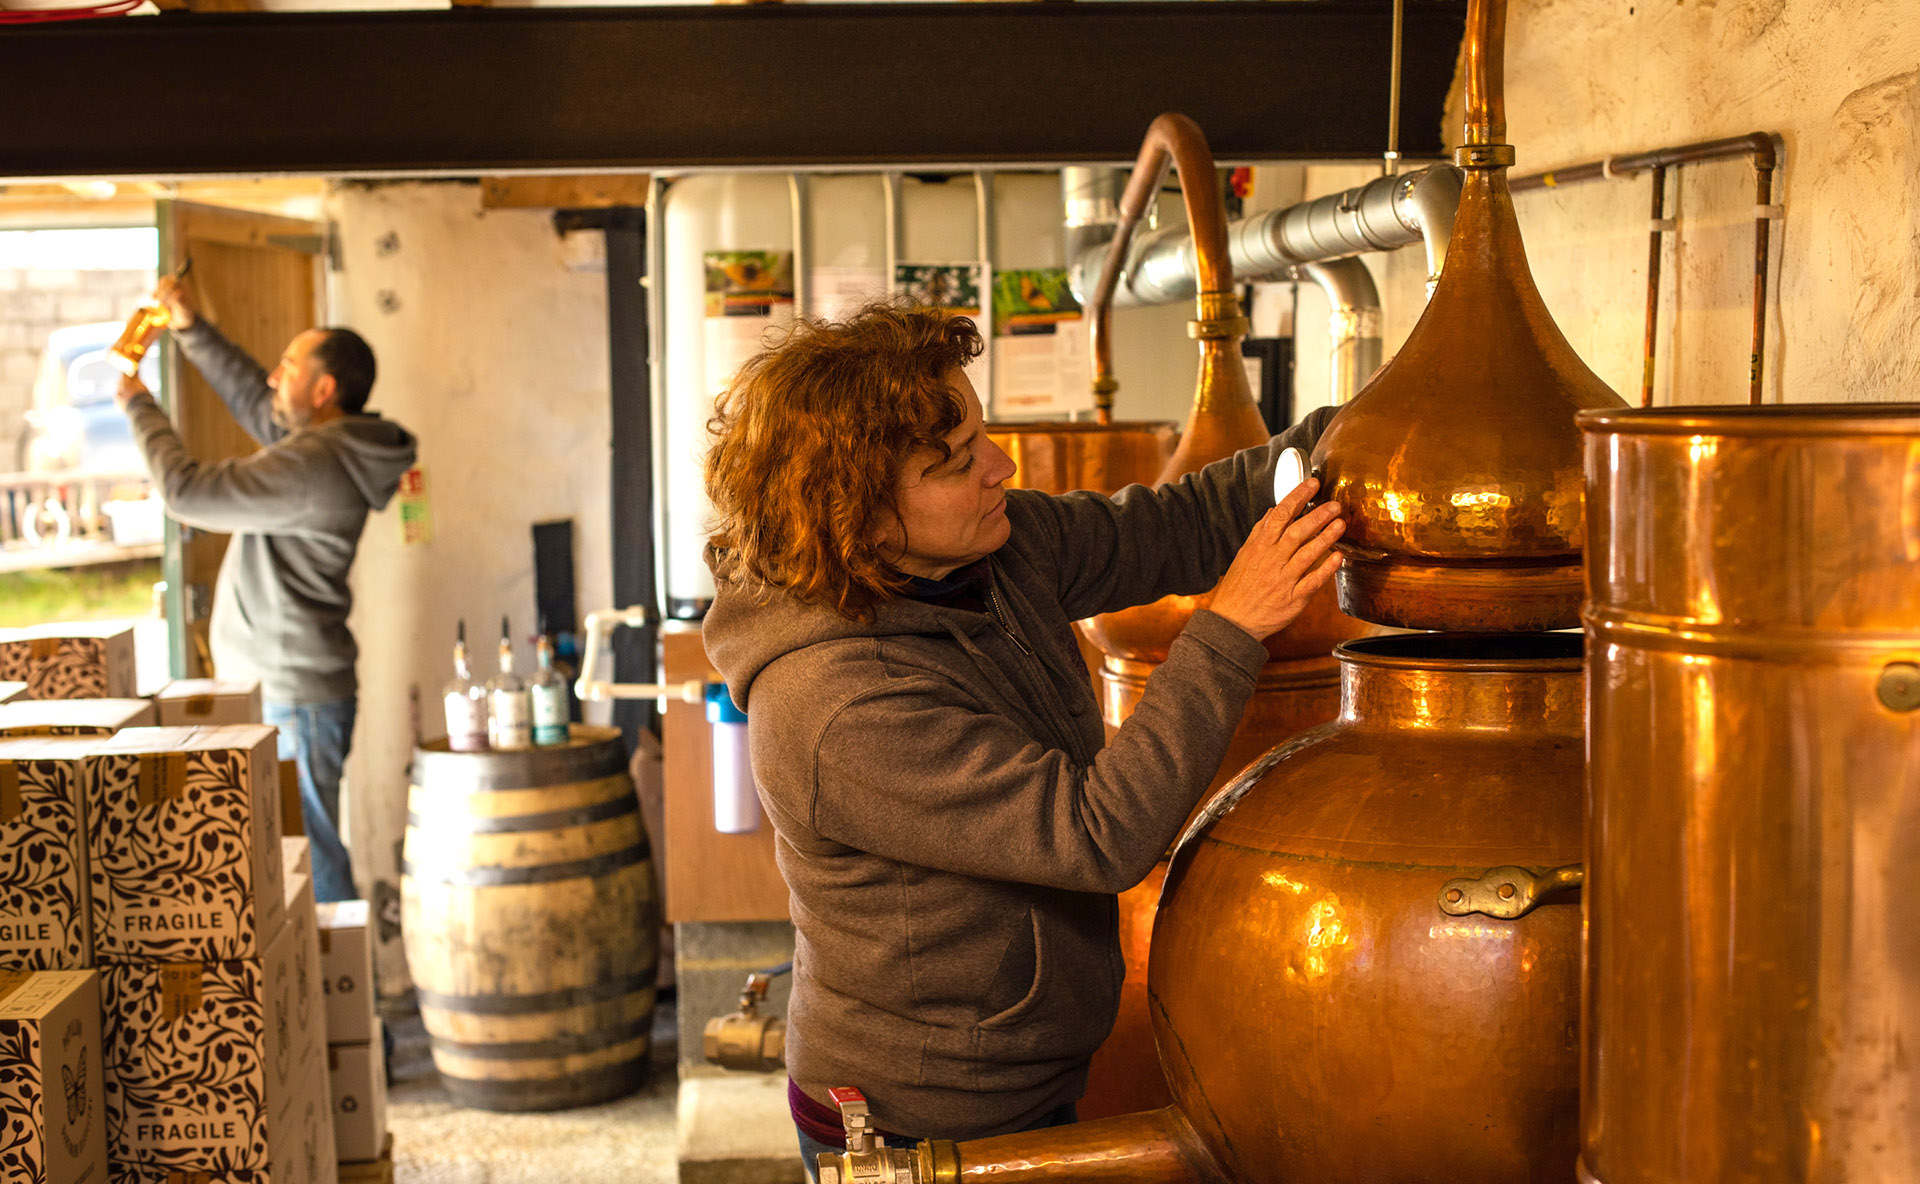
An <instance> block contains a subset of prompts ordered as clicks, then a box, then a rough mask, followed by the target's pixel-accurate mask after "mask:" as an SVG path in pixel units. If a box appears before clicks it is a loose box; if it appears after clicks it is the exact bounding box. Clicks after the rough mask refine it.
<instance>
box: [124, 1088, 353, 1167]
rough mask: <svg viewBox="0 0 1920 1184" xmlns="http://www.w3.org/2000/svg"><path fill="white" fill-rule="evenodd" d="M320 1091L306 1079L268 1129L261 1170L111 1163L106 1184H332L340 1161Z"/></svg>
mask: <svg viewBox="0 0 1920 1184" xmlns="http://www.w3.org/2000/svg"><path fill="white" fill-rule="evenodd" d="M325 1091H326V1081H325V1080H324V1079H323V1078H313V1079H310V1080H309V1081H308V1082H307V1084H306V1087H305V1088H304V1090H303V1094H302V1096H301V1097H300V1098H299V1099H297V1100H296V1101H295V1102H294V1104H293V1106H292V1107H291V1108H289V1109H288V1111H287V1112H286V1114H284V1115H283V1116H282V1117H281V1118H280V1119H279V1120H277V1121H276V1122H275V1123H274V1124H273V1130H272V1133H271V1134H270V1135H269V1136H268V1139H267V1148H268V1151H267V1158H268V1162H267V1166H266V1167H263V1168H223V1167H217V1166H196V1167H187V1168H182V1167H170V1166H167V1165H164V1164H150V1163H134V1162H128V1161H122V1160H115V1161H113V1163H112V1165H111V1168H110V1170H109V1172H108V1174H107V1181H108V1184H336V1181H337V1180H338V1179H339V1175H340V1162H339V1160H338V1158H337V1157H336V1156H335V1154H334V1149H333V1136H332V1129H333V1128H332V1125H331V1117H332V1116H331V1113H330V1112H329V1111H328V1110H327V1108H326V1097H325Z"/></svg>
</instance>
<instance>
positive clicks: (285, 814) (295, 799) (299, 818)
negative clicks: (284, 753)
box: [280, 761, 307, 836]
mask: <svg viewBox="0 0 1920 1184" xmlns="http://www.w3.org/2000/svg"><path fill="white" fill-rule="evenodd" d="M280 833H281V834H283V835H287V836H293V835H304V834H306V833H307V816H306V815H305V814H303V813H301V812H300V764H299V762H298V761H281V762H280Z"/></svg>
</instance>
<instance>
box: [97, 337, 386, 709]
mask: <svg viewBox="0 0 1920 1184" xmlns="http://www.w3.org/2000/svg"><path fill="white" fill-rule="evenodd" d="M173 336H174V340H175V341H176V342H178V343H179V345H180V349H181V352H183V353H184V354H186V356H187V360H188V361H190V362H192V363H193V365H194V367H195V368H196V369H198V370H199V371H200V373H201V374H202V375H203V376H205V378H206V380H207V382H208V383H209V384H210V385H211V386H212V387H213V389H214V390H215V391H216V392H218V393H219V395H220V397H221V399H223V400H224V401H225V402H226V404H227V407H228V409H229V410H231V411H232V412H233V417H234V419H236V420H238V421H239V423H240V426H241V427H243V428H245V429H246V430H247V433H248V434H249V435H251V436H252V437H253V438H254V439H256V440H258V441H259V442H260V443H261V444H262V445H263V447H262V448H261V449H260V450H259V451H258V452H255V453H253V454H252V455H250V456H244V457H238V458H235V459H231V460H223V461H218V462H216V463H213V464H206V463H203V462H201V461H198V460H195V459H194V458H193V457H192V456H190V455H189V454H188V453H187V450H186V447H185V446H184V445H183V444H182V443H181V442H180V437H179V435H178V434H176V433H175V432H174V430H173V425H172V424H171V423H169V422H168V421H167V417H166V413H165V412H163V411H161V410H160V408H159V406H158V405H157V404H156V403H155V402H154V401H153V400H152V399H151V398H149V397H145V396H141V397H138V398H135V399H134V400H132V401H131V402H129V403H128V404H127V416H128V418H129V419H131V420H132V422H133V436H134V440H135V442H137V443H138V444H139V445H140V450H141V451H142V452H143V453H144V454H145V455H146V458H147V471H148V472H149V473H151V474H152V476H153V481H154V484H155V485H156V486H158V487H159V490H160V496H161V498H162V499H163V500H164V501H165V502H166V507H167V513H168V514H169V515H170V516H171V517H173V518H174V519H175V520H176V521H179V522H181V523H184V524H186V525H188V526H193V527H197V528H199V529H202V530H210V531H219V532H223V533H227V534H231V535H232V536H233V539H232V541H231V542H229V543H228V544H227V554H226V558H225V559H224V560H223V561H222V562H221V564H220V578H219V581H218V582H217V584H216V585H215V588H214V597H213V622H212V640H213V660H214V664H215V666H217V667H218V668H219V671H220V676H221V677H222V678H257V679H259V680H260V694H261V696H262V697H263V698H265V699H267V700H269V701H271V702H276V703H327V702H333V701H337V700H341V699H350V698H353V696H354V694H355V691H356V689H357V685H358V684H357V683H356V681H355V678H354V669H353V664H354V658H355V657H356V655H357V651H356V649H355V647H354V643H353V634H352V633H351V632H349V631H348V629H347V614H348V612H349V611H350V610H351V609H352V608H353V592H352V590H351V589H350V588H348V586H347V573H348V571H349V569H351V568H352V566H353V556H354V553H355V551H357V550H358V549H359V546H360V531H361V529H362V528H363V527H364V526H365V525H366V522H367V513H368V511H369V510H378V509H381V508H382V507H384V506H385V505H386V504H387V502H388V501H389V500H390V499H391V498H392V497H393V494H394V490H396V489H397V488H399V484H400V477H401V475H402V474H403V473H405V472H406V471H407V470H408V469H409V468H411V467H412V465H413V458H414V438H413V436H412V434H410V433H409V432H408V431H407V430H406V429H405V428H403V427H401V426H399V425H398V424H395V423H392V422H390V421H388V420H385V419H382V418H380V417H379V416H378V415H372V414H356V415H343V416H341V417H340V418H339V419H336V420H333V421H331V422H329V423H326V424H322V425H320V426H319V427H312V428H303V429H300V430H298V431H293V432H289V431H287V430H286V429H284V428H282V427H280V426H278V425H277V424H275V423H274V422H273V415H272V402H273V391H272V388H270V387H268V385H267V375H266V371H264V370H262V369H261V368H260V365H259V363H257V362H255V361H254V360H253V359H252V358H250V357H248V356H247V354H246V352H245V351H244V350H242V349H240V348H239V347H238V346H236V345H234V344H233V343H232V342H230V341H228V340H227V339H226V338H225V337H223V336H221V335H220V332H219V330H217V329H215V328H214V327H213V326H212V325H211V324H209V323H208V322H207V320H206V319H205V318H204V317H202V318H200V319H198V320H196V321H195V322H194V323H193V326H192V327H191V328H189V329H185V330H180V331H177V332H175V333H174V335H173Z"/></svg>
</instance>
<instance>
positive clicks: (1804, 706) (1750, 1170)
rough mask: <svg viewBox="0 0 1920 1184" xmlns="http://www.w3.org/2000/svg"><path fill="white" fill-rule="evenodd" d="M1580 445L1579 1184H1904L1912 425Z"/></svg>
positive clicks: (1793, 414) (1919, 488) (1909, 1043)
mask: <svg viewBox="0 0 1920 1184" xmlns="http://www.w3.org/2000/svg"><path fill="white" fill-rule="evenodd" d="M1581 422H1582V426H1583V427H1584V429H1585V430H1586V433H1587V435H1586V462H1587V478H1586V480H1587V506H1588V512H1587V513H1588V556H1589V560H1588V564H1587V589H1588V601H1589V603H1588V607H1587V610H1586V628H1587V636H1588V639H1589V646H1590V651H1591V653H1592V661H1593V679H1592V695H1593V699H1592V704H1591V712H1592V715H1591V724H1590V726H1591V730H1592V739H1593V746H1592V757H1591V771H1590V776H1591V784H1592V791H1591V806H1590V818H1589V826H1588V850H1587V867H1588V869H1589V878H1588V884H1587V890H1586V907H1587V922H1588V946H1587V965H1588V969H1587V983H1586V995H1587V1002H1586V1012H1585V1057H1584V1069H1583V1074H1582V1087H1583V1092H1584V1097H1583V1109H1582V1127H1583V1130H1582V1135H1581V1161H1582V1162H1581V1174H1580V1179H1581V1180H1583V1181H1585V1182H1587V1184H1655V1182H1656V1181H1657V1182H1659V1184H1669V1182H1671V1181H1696V1180H1712V1181H1738V1182H1740V1184H1813V1182H1816V1181H1818V1182H1822V1184H1825V1182H1829V1181H1849V1182H1851V1181H1889V1182H1891V1181H1896V1180H1897V1181H1912V1180H1920V1076H1917V1075H1916V1074H1915V1071H1914V1069H1913V1067H1912V1058H1913V1057H1914V1056H1915V1055H1916V1049H1917V1047H1920V1041H1916V1036H1917V1035H1920V923H1916V922H1915V920H1914V916H1913V906H1912V893H1911V891H1910V890H1909V883H1910V881H1911V877H1912V875H1913V870H1914V869H1915V868H1916V867H1920V405H1910V404H1909V405H1877V406H1876V405H1871V404H1851V405H1826V406H1818V405H1798V406H1776V407H1766V408H1751V409H1749V408H1746V407H1740V408H1722V407H1712V408H1707V407H1697V408H1673V409H1663V410H1649V411H1618V412H1605V413H1590V414H1588V415H1584V416H1582V417H1581Z"/></svg>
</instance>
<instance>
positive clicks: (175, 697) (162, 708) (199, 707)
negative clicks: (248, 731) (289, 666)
mask: <svg viewBox="0 0 1920 1184" xmlns="http://www.w3.org/2000/svg"><path fill="white" fill-rule="evenodd" d="M153 705H154V707H155V708H156V709H158V711H159V712H160V720H159V723H160V726H161V727H167V728H171V727H192V728H203V727H208V726H210V725H213V724H257V723H259V722H260V683H259V682H258V681H256V680H254V679H251V678H249V679H244V680H242V679H217V678H177V679H174V680H173V681H172V682H170V683H168V684H167V685H166V686H164V687H162V688H161V689H160V693H159V694H157V695H155V696H154V697H153Z"/></svg>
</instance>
